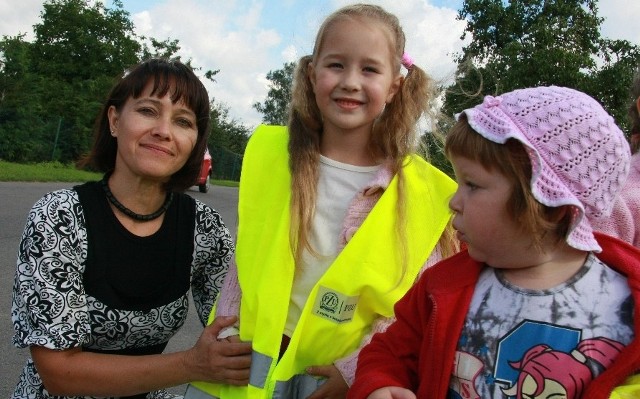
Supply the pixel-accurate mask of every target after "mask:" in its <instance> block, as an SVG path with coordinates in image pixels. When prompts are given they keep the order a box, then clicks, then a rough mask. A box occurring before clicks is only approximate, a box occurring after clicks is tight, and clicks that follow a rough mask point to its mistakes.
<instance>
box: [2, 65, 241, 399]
mask: <svg viewBox="0 0 640 399" xmlns="http://www.w3.org/2000/svg"><path fill="white" fill-rule="evenodd" d="M208 123H209V100H208V95H207V91H206V89H205V88H204V86H203V85H202V83H201V82H200V81H199V79H198V78H197V77H196V76H195V74H194V73H193V72H192V71H191V69H190V68H188V67H187V66H185V65H184V64H181V63H179V62H176V61H167V60H162V59H152V60H149V61H146V62H143V63H141V64H139V65H137V66H135V67H133V68H132V69H130V70H128V71H125V73H124V74H123V76H122V78H121V79H119V80H118V81H117V83H116V84H115V85H114V87H113V88H112V90H111V92H110V94H109V97H108V100H107V102H106V104H105V106H104V107H103V110H102V112H101V114H100V116H99V118H98V120H97V122H96V136H95V143H94V146H93V149H92V150H91V153H90V154H89V156H88V158H87V159H86V160H84V161H83V164H89V165H92V166H94V167H96V168H97V169H98V170H100V171H102V172H104V173H105V175H104V178H103V179H102V181H100V182H89V183H86V184H83V185H80V186H76V187H74V188H73V189H71V190H60V191H56V192H52V193H49V194H47V195H46V196H44V197H43V198H42V199H41V200H40V201H38V202H37V203H36V204H35V205H34V207H33V208H32V210H31V212H30V214H29V217H28V220H27V224H26V227H25V230H24V233H23V236H22V241H21V244H20V250H19V255H18V262H17V271H16V276H15V282H14V290H13V304H12V320H13V324H14V329H15V335H14V343H15V345H16V346H18V347H23V348H25V347H29V348H30V351H31V357H32V359H30V360H29V361H28V363H27V365H26V367H25V369H24V370H23V373H22V375H21V378H20V381H19V383H18V386H17V387H16V389H15V392H14V395H13V397H14V398H26V397H34V398H35V397H38V398H42V397H51V396H58V397H60V396H62V397H78V396H81V397H93V396H100V397H103V396H111V397H114V396H115V397H135V398H144V397H150V398H155V397H161V396H162V395H166V393H164V391H157V392H155V391H156V390H160V389H161V388H165V387H169V386H174V385H180V384H183V383H186V382H188V381H192V380H194V379H196V380H208V381H217V382H221V381H222V382H226V383H230V384H246V382H247V380H248V368H249V364H250V355H249V353H250V344H243V343H228V342H218V341H217V340H216V335H217V332H218V331H219V330H220V329H221V328H223V327H225V326H227V325H230V324H232V323H233V322H234V321H235V319H233V318H228V319H223V318H221V319H219V320H217V321H215V322H214V323H213V324H212V325H211V326H210V327H207V328H206V329H205V330H204V332H203V334H202V335H201V337H200V338H199V339H198V342H197V343H196V344H195V346H194V347H193V348H191V349H189V350H185V351H182V352H176V353H170V354H162V351H163V350H164V348H165V346H166V345H167V342H168V340H169V339H170V338H171V337H172V336H173V335H174V334H175V333H176V332H177V330H178V329H179V328H180V327H181V326H182V325H183V323H184V321H185V319H186V316H187V311H188V306H189V305H188V297H187V293H188V291H189V290H190V289H191V291H192V295H193V299H194V302H195V305H196V309H197V311H198V313H199V316H200V320H201V321H202V322H203V324H204V323H205V321H206V318H207V315H208V314H209V312H210V310H211V308H212V305H213V301H214V300H215V297H216V295H217V294H218V291H219V288H220V285H221V281H222V279H223V277H224V276H225V274H226V272H227V268H228V263H229V260H230V259H231V257H232V253H233V244H232V240H231V236H230V234H229V232H228V230H227V229H226V227H225V225H224V223H223V222H222V220H221V219H220V216H219V215H218V213H217V212H216V211H214V210H213V209H211V208H209V207H208V206H207V205H205V204H203V203H202V202H200V201H198V200H195V199H193V198H191V197H190V196H188V195H186V194H184V193H182V191H184V190H185V189H186V188H188V187H190V186H191V185H193V184H194V182H195V179H196V177H197V174H198V171H199V167H200V161H201V159H202V156H203V154H204V151H205V148H206V142H207V135H208Z"/></svg>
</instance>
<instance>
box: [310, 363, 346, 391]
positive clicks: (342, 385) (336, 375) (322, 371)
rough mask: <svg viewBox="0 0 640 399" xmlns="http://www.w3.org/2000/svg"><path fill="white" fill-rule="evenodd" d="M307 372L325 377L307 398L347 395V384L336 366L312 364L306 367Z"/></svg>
mask: <svg viewBox="0 0 640 399" xmlns="http://www.w3.org/2000/svg"><path fill="white" fill-rule="evenodd" d="M307 373H308V374H310V375H313V376H317V377H325V378H326V379H327V380H326V381H325V383H324V384H322V386H320V388H318V389H316V391H315V392H314V393H312V394H311V395H310V396H308V397H307V399H344V398H346V397H347V390H348V389H349V386H348V385H347V382H346V381H345V380H344V378H343V377H342V374H340V371H338V369H337V368H336V366H334V365H331V366H313V367H309V368H307Z"/></svg>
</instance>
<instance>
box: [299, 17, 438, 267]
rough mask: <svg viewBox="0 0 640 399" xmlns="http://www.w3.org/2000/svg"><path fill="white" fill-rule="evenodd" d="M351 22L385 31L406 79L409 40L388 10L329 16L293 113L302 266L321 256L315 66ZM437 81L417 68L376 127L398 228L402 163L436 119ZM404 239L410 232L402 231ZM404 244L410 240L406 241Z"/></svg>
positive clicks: (373, 143)
mask: <svg viewBox="0 0 640 399" xmlns="http://www.w3.org/2000/svg"><path fill="white" fill-rule="evenodd" d="M345 19H359V20H370V21H371V22H373V23H377V24H379V26H380V27H381V29H385V30H386V33H388V34H387V35H386V36H387V37H388V38H389V46H390V48H391V54H392V56H393V59H392V64H393V71H394V73H397V74H400V67H401V59H402V56H403V54H404V47H405V35H404V32H403V30H402V27H401V26H400V22H399V21H398V18H397V17H395V16H394V15H393V14H390V13H388V12H387V11H385V10H384V9H383V8H381V7H379V6H375V5H369V4H354V5H349V6H346V7H343V8H341V9H339V10H337V11H335V12H334V13H332V14H331V15H329V16H328V17H327V18H326V19H325V20H324V22H323V23H322V25H321V26H320V28H319V30H318V33H317V36H316V40H315V45H314V48H313V54H311V55H306V56H303V57H302V58H300V60H299V62H298V65H297V68H296V70H295V73H294V76H293V88H292V95H291V96H292V98H291V108H290V113H289V134H290V137H289V155H290V161H289V162H290V164H289V166H290V169H291V176H292V179H291V185H292V196H291V230H290V242H291V246H292V248H293V250H294V254H295V257H296V260H299V257H300V254H301V252H302V250H303V249H307V250H308V251H310V252H311V253H315V252H314V250H313V248H311V245H310V243H309V231H310V228H311V223H312V220H313V216H314V213H315V202H316V186H317V182H318V173H319V171H318V168H319V166H318V163H319V158H320V138H321V135H322V129H323V125H322V115H321V114H320V110H319V108H318V105H317V104H316V101H315V95H314V93H313V89H312V86H311V82H310V80H309V74H308V70H309V64H310V63H311V62H313V61H314V60H315V58H316V57H317V56H318V54H319V52H320V50H321V49H322V46H323V42H324V38H325V36H326V33H327V31H329V30H330V29H331V28H332V27H333V26H334V25H335V23H336V22H338V21H343V20H345ZM435 86H436V85H435V84H434V82H433V80H432V79H431V78H430V77H429V76H428V75H427V74H426V73H425V72H424V71H423V70H421V69H420V68H418V67H417V66H416V65H412V66H411V67H410V68H409V70H408V72H407V74H406V76H405V77H404V78H403V79H402V83H401V85H400V88H399V90H398V92H397V93H396V94H395V96H394V97H393V99H392V100H391V102H390V103H388V104H387V105H386V107H385V109H384V111H383V112H382V114H381V115H380V116H379V117H378V119H377V120H376V121H375V123H374V125H373V129H372V132H371V138H370V141H369V144H368V150H369V151H370V153H371V154H373V155H374V156H376V157H380V158H383V159H386V160H387V162H389V165H390V167H391V171H392V172H393V173H394V174H398V178H399V180H398V189H399V202H398V207H397V208H398V223H399V224H403V223H404V218H405V216H404V212H405V211H404V202H405V200H404V195H403V186H404V178H403V175H402V163H403V162H404V160H405V158H406V156H407V155H409V154H412V153H415V151H416V148H417V132H416V128H417V123H418V121H419V120H420V118H421V117H422V116H423V115H429V114H432V111H431V110H432V109H435V108H434V107H431V103H432V101H433V100H434V99H435V97H436V96H435ZM397 231H399V232H400V234H402V232H403V231H404V229H397ZM401 242H404V240H401Z"/></svg>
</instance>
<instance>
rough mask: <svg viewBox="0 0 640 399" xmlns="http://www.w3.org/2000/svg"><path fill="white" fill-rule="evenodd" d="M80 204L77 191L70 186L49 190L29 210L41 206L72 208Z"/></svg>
mask: <svg viewBox="0 0 640 399" xmlns="http://www.w3.org/2000/svg"><path fill="white" fill-rule="evenodd" d="M79 204H80V200H79V198H78V192H77V191H75V190H74V189H71V188H65V189H60V190H55V191H50V192H48V193H46V194H45V195H43V196H42V197H41V198H40V199H39V200H38V201H37V202H36V203H35V204H34V205H33V207H32V208H31V211H32V212H34V211H35V210H38V209H42V208H47V209H51V208H67V209H74V208H75V207H76V206H78V205H79Z"/></svg>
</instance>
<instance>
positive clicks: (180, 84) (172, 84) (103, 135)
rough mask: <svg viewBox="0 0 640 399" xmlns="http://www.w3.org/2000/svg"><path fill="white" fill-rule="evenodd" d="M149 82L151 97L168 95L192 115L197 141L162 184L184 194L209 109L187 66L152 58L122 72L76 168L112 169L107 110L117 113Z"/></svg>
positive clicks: (195, 168)
mask: <svg viewBox="0 0 640 399" xmlns="http://www.w3.org/2000/svg"><path fill="white" fill-rule="evenodd" d="M150 83H151V84H153V87H152V89H151V94H152V95H154V96H158V97H164V96H165V95H166V94H167V93H169V92H170V95H171V101H172V102H173V103H174V104H175V103H177V102H178V101H183V102H184V103H185V105H186V106H187V107H188V108H189V109H191V110H192V111H193V112H194V113H195V114H196V125H197V128H198V138H197V139H196V144H195V146H194V148H193V151H191V154H190V155H189V158H188V159H187V162H186V163H185V164H184V166H183V167H182V168H181V169H180V170H178V171H177V172H176V173H174V174H173V175H172V176H171V177H170V178H169V181H167V183H166V184H165V189H166V190H167V191H184V190H186V189H187V188H189V187H191V186H192V185H194V184H195V182H196V180H197V177H198V173H199V172H200V165H201V162H202V157H203V156H204V152H205V149H206V147H207V139H208V136H209V118H210V115H209V112H210V109H209V95H208V93H207V89H206V88H205V87H204V85H203V84H202V82H201V81H200V79H198V77H197V76H196V75H195V74H194V73H193V70H192V69H191V68H190V67H189V66H187V65H185V64H183V63H181V62H180V61H176V60H167V59H161V58H153V59H149V60H147V61H143V62H141V63H139V64H137V65H135V66H133V67H131V68H129V69H127V70H126V71H124V73H123V74H122V76H121V77H120V78H119V79H118V81H117V82H116V83H115V84H114V86H113V87H112V88H111V91H110V92H109V95H108V97H107V101H106V103H105V104H104V106H103V107H102V111H101V112H100V114H99V116H98V118H97V119H96V123H95V127H94V142H93V147H92V149H91V152H90V153H89V154H88V155H87V157H86V158H85V159H83V160H82V161H80V163H79V166H87V165H90V166H92V167H94V168H96V169H97V170H99V171H100V172H103V173H106V172H109V171H112V170H113V169H114V168H115V163H116V152H117V149H118V142H117V140H116V138H115V137H113V136H112V135H111V131H110V126H109V117H108V115H109V108H110V107H111V106H114V107H115V108H116V110H118V111H121V109H122V107H123V106H124V104H125V103H126V102H127V100H128V99H129V98H138V97H140V95H141V94H142V92H143V91H144V89H145V88H146V87H147V85H148V84H150Z"/></svg>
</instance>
